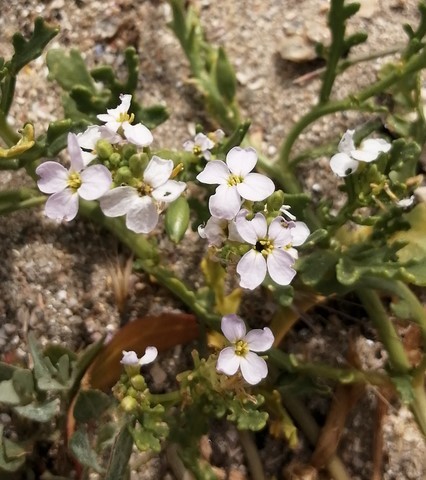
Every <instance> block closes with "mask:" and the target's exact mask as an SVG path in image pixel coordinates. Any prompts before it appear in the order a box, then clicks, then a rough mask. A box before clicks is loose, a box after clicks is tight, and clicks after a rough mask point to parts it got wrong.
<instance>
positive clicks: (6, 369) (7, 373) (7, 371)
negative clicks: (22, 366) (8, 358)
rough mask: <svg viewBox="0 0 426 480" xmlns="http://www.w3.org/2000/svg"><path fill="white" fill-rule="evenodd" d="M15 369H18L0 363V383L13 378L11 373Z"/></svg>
mask: <svg viewBox="0 0 426 480" xmlns="http://www.w3.org/2000/svg"><path fill="white" fill-rule="evenodd" d="M17 369H18V367H15V366H14V365H9V364H8V363H4V362H0V382H2V381H3V380H10V379H11V378H12V376H13V372H14V371H15V370H17Z"/></svg>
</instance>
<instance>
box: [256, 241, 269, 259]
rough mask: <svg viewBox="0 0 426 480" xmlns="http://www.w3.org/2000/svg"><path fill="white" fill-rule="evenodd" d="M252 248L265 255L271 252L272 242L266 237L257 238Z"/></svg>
mask: <svg viewBox="0 0 426 480" xmlns="http://www.w3.org/2000/svg"><path fill="white" fill-rule="evenodd" d="M254 249H255V250H256V251H258V252H260V253H261V254H262V255H264V256H265V257H267V256H268V255H270V254H271V253H272V251H273V249H274V244H273V243H272V242H271V241H270V240H268V239H264V240H258V241H257V242H256V245H255V246H254Z"/></svg>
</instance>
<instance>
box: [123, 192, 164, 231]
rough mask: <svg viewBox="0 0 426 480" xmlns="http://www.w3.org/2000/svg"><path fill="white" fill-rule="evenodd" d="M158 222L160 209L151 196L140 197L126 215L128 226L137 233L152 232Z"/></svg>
mask: <svg viewBox="0 0 426 480" xmlns="http://www.w3.org/2000/svg"><path fill="white" fill-rule="evenodd" d="M157 223H158V211H157V207H156V206H155V204H154V202H153V200H152V198H151V197H140V198H139V199H138V200H137V202H134V203H133V205H132V206H131V208H130V210H129V211H128V212H127V215H126V227H127V228H128V229H129V230H132V231H133V232H135V233H150V232H152V231H153V230H154V228H155V227H156V226H157Z"/></svg>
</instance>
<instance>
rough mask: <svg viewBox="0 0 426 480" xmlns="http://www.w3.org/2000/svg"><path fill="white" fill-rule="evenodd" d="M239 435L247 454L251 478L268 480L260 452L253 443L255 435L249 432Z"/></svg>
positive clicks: (242, 432)
mask: <svg viewBox="0 0 426 480" xmlns="http://www.w3.org/2000/svg"><path fill="white" fill-rule="evenodd" d="M238 433H239V437H240V442H241V445H242V447H243V449H244V452H245V456H246V460H247V465H248V467H249V471H250V476H251V478H255V479H256V480H266V477H265V472H264V471H263V466H262V461H261V460H260V457H259V451H258V450H257V448H256V445H255V443H254V441H253V434H252V433H251V432H249V431H247V430H240V431H239V432H238Z"/></svg>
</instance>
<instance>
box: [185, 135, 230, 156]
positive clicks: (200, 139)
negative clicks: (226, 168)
mask: <svg viewBox="0 0 426 480" xmlns="http://www.w3.org/2000/svg"><path fill="white" fill-rule="evenodd" d="M224 136H225V133H224V131H223V130H220V129H218V130H216V131H215V132H211V133H209V134H208V135H205V134H204V133H201V132H200V133H197V135H195V137H194V140H187V141H186V142H185V143H184V144H183V148H184V150H186V151H187V152H192V153H193V154H194V155H196V156H197V157H204V158H205V159H206V160H207V161H208V160H210V159H211V157H212V154H211V152H210V150H211V149H212V148H213V147H214V146H215V144H216V143H217V142H219V141H220V140H222V138H223V137H224Z"/></svg>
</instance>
